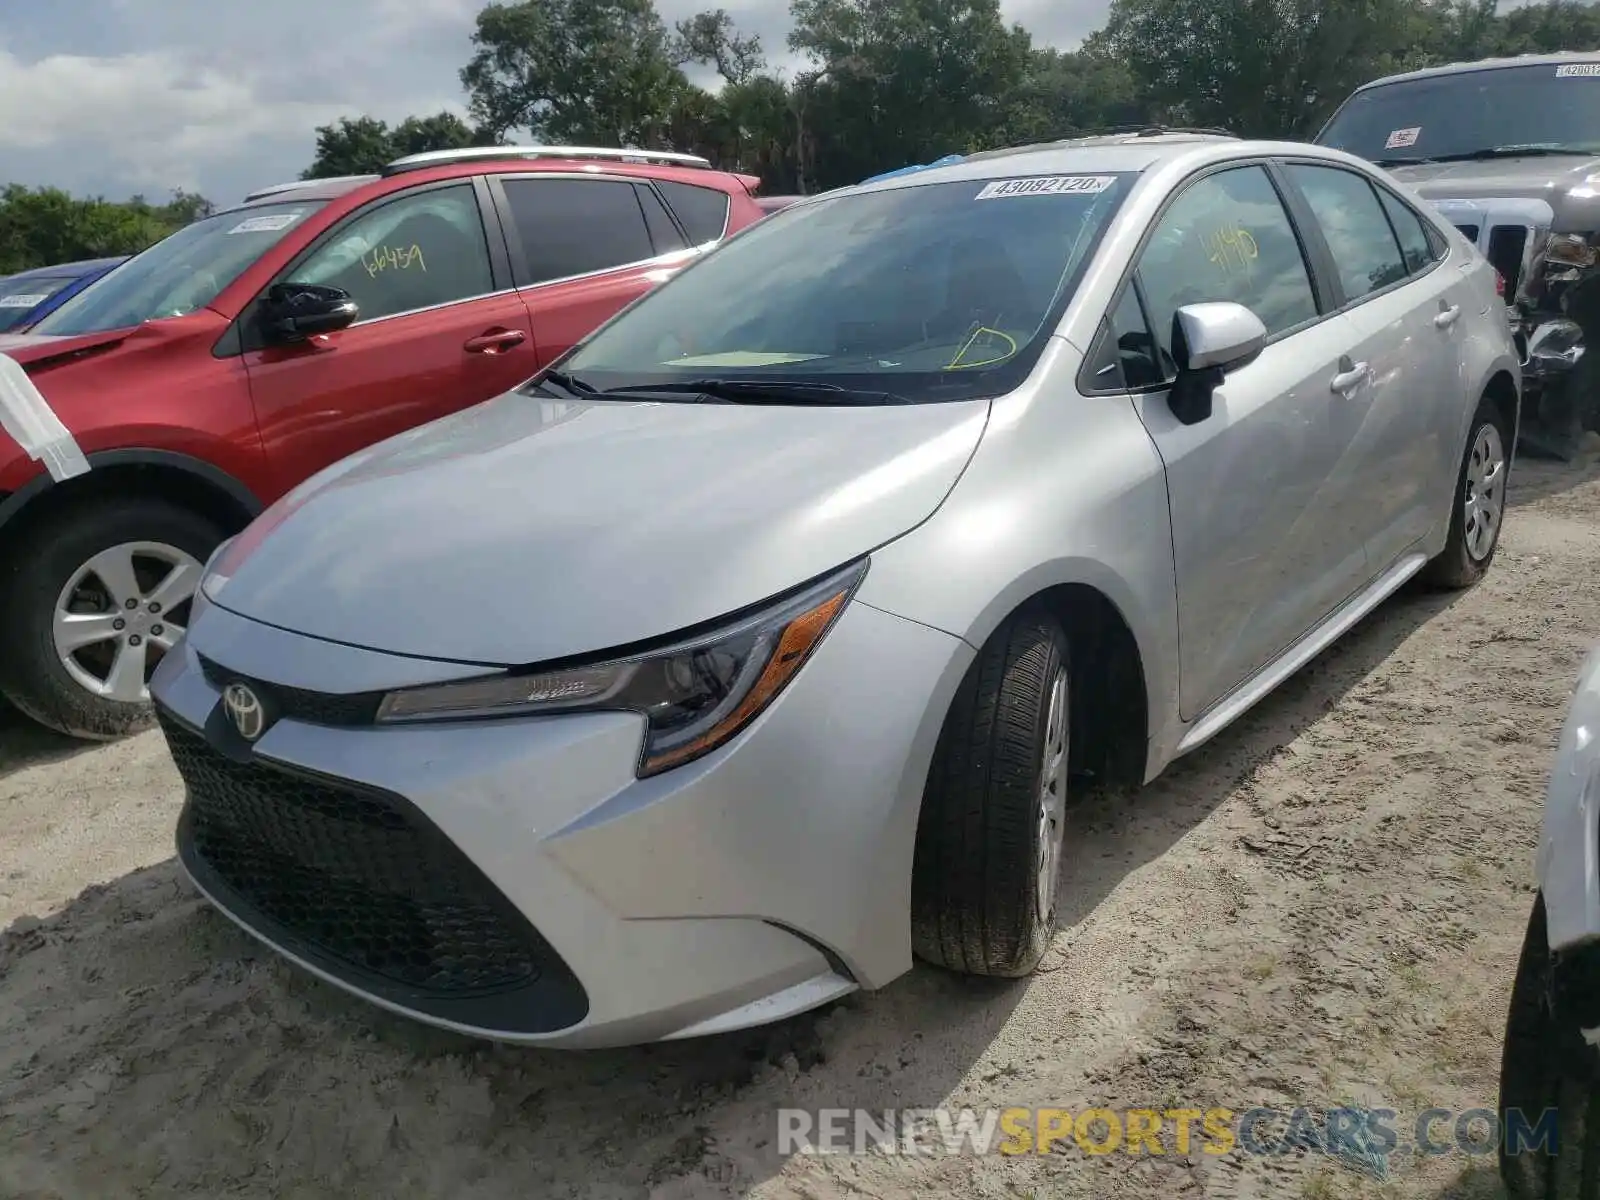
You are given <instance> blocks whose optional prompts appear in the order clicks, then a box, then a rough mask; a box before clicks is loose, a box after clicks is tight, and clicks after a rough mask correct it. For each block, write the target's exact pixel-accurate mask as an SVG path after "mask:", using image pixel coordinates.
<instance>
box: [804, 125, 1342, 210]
mask: <svg viewBox="0 0 1600 1200" xmlns="http://www.w3.org/2000/svg"><path fill="white" fill-rule="evenodd" d="M1286 153H1288V154H1301V153H1303V154H1309V155H1315V156H1317V157H1324V158H1329V159H1337V160H1338V161H1340V162H1346V161H1350V160H1349V156H1347V155H1344V154H1342V153H1339V152H1336V151H1329V150H1326V149H1324V148H1323V147H1320V146H1311V145H1307V144H1303V143H1298V142H1293V143H1291V142H1277V141H1274V142H1262V141H1246V140H1244V139H1241V138H1237V137H1233V136H1232V135H1229V134H1222V133H1206V132H1187V131H1186V132H1181V133H1180V132H1162V133H1140V134H1106V135H1099V136H1094V137H1084V138H1068V139H1065V140H1062V141H1058V142H1044V143H1040V144H1036V145H1028V146H1013V147H1010V148H1008V149H1004V150H989V151H985V152H983V153H979V154H969V155H967V156H966V157H965V158H963V159H961V160H960V161H959V162H954V163H950V164H949V165H947V166H942V167H929V168H927V169H926V170H922V171H917V172H915V173H912V174H905V175H895V176H893V177H890V178H885V179H879V180H875V181H870V182H867V183H863V184H857V185H856V186H854V187H851V188H841V189H839V191H840V192H845V191H849V192H865V191H880V190H881V191H888V190H890V189H893V188H902V187H920V186H922V185H923V184H929V183H946V182H956V181H959V180H963V179H995V178H1001V177H1004V176H1018V175H1027V174H1031V173H1035V172H1036V173H1038V174H1040V175H1081V174H1110V175H1116V174H1125V173H1126V174H1143V173H1144V172H1146V171H1148V170H1149V169H1150V168H1152V167H1155V166H1157V165H1160V164H1162V163H1167V162H1172V161H1174V160H1177V159H1180V158H1186V157H1199V158H1216V159H1224V158H1229V157H1235V156H1240V157H1242V156H1246V155H1256V154H1286ZM824 194H827V195H836V194H838V193H824Z"/></svg>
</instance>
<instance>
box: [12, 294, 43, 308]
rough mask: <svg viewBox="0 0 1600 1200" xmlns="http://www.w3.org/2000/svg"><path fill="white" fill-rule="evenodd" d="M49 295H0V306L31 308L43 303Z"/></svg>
mask: <svg viewBox="0 0 1600 1200" xmlns="http://www.w3.org/2000/svg"><path fill="white" fill-rule="evenodd" d="M48 299H50V297H49V296H43V295H41V296H0V308H32V307H33V306H34V305H35V304H43V303H44V302H45V301H46V300H48Z"/></svg>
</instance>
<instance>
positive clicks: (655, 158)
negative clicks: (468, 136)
mask: <svg viewBox="0 0 1600 1200" xmlns="http://www.w3.org/2000/svg"><path fill="white" fill-rule="evenodd" d="M508 158H600V159H607V160H610V161H612V162H636V163H656V164H658V165H660V166H669V167H699V168H701V169H702V170H708V171H709V170H710V169H711V160H710V159H708V158H702V157H700V155H698V154H678V153H676V152H674V151H669V150H632V149H628V150H622V149H616V148H608V147H604V146H467V147H465V148H463V149H460V150H429V151H427V152H426V153H424V154H408V155H406V156H405V157H404V158H397V159H395V160H394V161H393V162H392V163H390V164H389V165H388V166H386V167H384V168H383V173H384V174H385V175H398V174H400V173H401V172H402V171H420V170H422V169H423V168H424V167H441V166H445V165H447V164H449V163H457V162H471V161H473V160H475V159H484V160H495V159H508Z"/></svg>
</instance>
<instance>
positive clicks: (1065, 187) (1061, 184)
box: [973, 175, 1116, 200]
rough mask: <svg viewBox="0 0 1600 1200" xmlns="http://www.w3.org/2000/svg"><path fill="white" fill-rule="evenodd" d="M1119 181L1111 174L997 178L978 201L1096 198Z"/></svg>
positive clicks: (979, 195) (985, 186)
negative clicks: (1028, 197)
mask: <svg viewBox="0 0 1600 1200" xmlns="http://www.w3.org/2000/svg"><path fill="white" fill-rule="evenodd" d="M1115 182H1116V178H1115V176H1111V175H1038V176H1035V177H1034V178H1032V179H996V180H995V181H994V182H992V183H986V184H984V185H983V190H982V191H980V192H979V193H978V194H977V195H976V196H975V197H973V198H974V199H976V200H1005V199H1009V198H1010V197H1012V196H1093V195H1098V194H1099V193H1100V192H1103V191H1105V190H1106V189H1107V188H1108V187H1110V186H1111V185H1112V184H1113V183H1115Z"/></svg>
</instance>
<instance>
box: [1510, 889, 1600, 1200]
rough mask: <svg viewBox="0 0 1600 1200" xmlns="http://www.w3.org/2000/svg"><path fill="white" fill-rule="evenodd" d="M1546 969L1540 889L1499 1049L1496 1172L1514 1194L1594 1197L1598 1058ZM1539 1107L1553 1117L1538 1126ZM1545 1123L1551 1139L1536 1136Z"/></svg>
mask: <svg viewBox="0 0 1600 1200" xmlns="http://www.w3.org/2000/svg"><path fill="white" fill-rule="evenodd" d="M1552 972H1553V964H1552V960H1551V955H1550V942H1549V936H1548V933H1547V930H1546V926H1545V911H1544V899H1543V897H1540V898H1539V899H1537V900H1536V901H1535V902H1534V906H1533V914H1532V916H1531V917H1530V918H1529V920H1528V932H1527V936H1526V938H1525V939H1524V941H1523V944H1522V956H1521V958H1520V959H1519V961H1518V962H1517V975H1516V979H1515V981H1514V982H1513V983H1512V985H1511V1010H1510V1013H1509V1014H1508V1016H1507V1018H1506V1036H1505V1048H1504V1050H1503V1051H1502V1052H1501V1053H1502V1057H1501V1060H1500V1113H1501V1116H1502V1118H1503V1128H1502V1130H1501V1142H1500V1177H1501V1179H1502V1180H1503V1181H1504V1183H1505V1185H1506V1190H1507V1192H1509V1193H1510V1195H1511V1196H1512V1197H1513V1200H1600V1086H1597V1085H1600V1069H1597V1067H1600V1059H1597V1057H1596V1052H1595V1049H1594V1047H1592V1046H1590V1045H1588V1044H1587V1043H1586V1042H1585V1041H1584V1038H1583V1035H1582V1033H1581V1032H1580V1031H1579V1029H1578V1027H1577V1024H1576V1022H1574V1021H1570V1020H1567V1019H1564V1018H1563V1016H1562V1014H1561V1013H1560V1011H1559V1009H1558V1007H1557V1006H1556V1005H1555V1004H1554V1003H1553V1002H1552V997H1553V995H1554V994H1555V991H1556V989H1555V985H1554V980H1553V978H1552ZM1546 1114H1553V1124H1551V1123H1547V1124H1545V1125H1544V1127H1543V1128H1541V1121H1547V1117H1546ZM1546 1131H1549V1132H1552V1133H1553V1134H1554V1137H1553V1140H1546V1139H1545V1138H1543V1137H1542V1136H1539V1135H1541V1134H1543V1133H1544V1132H1546ZM1530 1134H1532V1135H1533V1136H1530Z"/></svg>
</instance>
